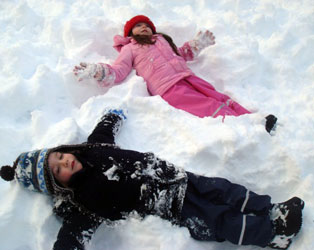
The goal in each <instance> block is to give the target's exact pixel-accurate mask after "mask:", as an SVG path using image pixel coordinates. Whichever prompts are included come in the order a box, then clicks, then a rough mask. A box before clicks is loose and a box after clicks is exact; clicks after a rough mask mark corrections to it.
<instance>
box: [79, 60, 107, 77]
mask: <svg viewBox="0 0 314 250" xmlns="http://www.w3.org/2000/svg"><path fill="white" fill-rule="evenodd" d="M73 73H74V75H75V76H76V77H77V78H78V80H79V81H82V80H83V79H92V78H94V79H96V80H97V81H102V80H103V79H104V78H105V70H104V68H103V67H102V66H101V64H98V63H84V62H81V63H80V65H79V66H75V67H74V69H73Z"/></svg>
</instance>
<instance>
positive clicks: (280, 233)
mask: <svg viewBox="0 0 314 250" xmlns="http://www.w3.org/2000/svg"><path fill="white" fill-rule="evenodd" d="M303 208H304V202H303V201H302V200H301V199H300V198H298V197H293V198H291V199H290V200H288V201H285V202H282V203H276V204H274V205H273V207H272V208H271V210H270V219H271V220H272V223H273V226H274V228H273V230H274V238H273V239H272V240H271V242H270V243H269V245H268V246H269V247H271V248H274V249H288V247H289V246H290V244H291V239H292V238H293V237H294V236H296V235H297V233H298V232H299V231H300V229H301V226H302V209H303Z"/></svg>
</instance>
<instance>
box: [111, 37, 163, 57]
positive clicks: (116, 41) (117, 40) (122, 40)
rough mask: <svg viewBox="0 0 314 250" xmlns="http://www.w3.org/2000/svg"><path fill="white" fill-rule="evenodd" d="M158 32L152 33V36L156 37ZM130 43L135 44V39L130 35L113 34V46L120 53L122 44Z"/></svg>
mask: <svg viewBox="0 0 314 250" xmlns="http://www.w3.org/2000/svg"><path fill="white" fill-rule="evenodd" d="M157 36H158V34H154V35H153V37H157ZM129 43H132V44H135V43H136V41H135V40H134V39H133V38H132V37H129V36H128V37H123V36H120V35H115V36H114V37H113V47H114V48H115V49H116V50H117V51H118V52H119V53H120V51H121V49H122V47H123V46H125V45H127V44H129Z"/></svg>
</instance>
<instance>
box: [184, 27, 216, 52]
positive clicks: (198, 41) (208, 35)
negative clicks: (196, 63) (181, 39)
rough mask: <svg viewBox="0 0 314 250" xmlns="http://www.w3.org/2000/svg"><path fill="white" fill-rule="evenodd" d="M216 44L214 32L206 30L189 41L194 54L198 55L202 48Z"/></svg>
mask: <svg viewBox="0 0 314 250" xmlns="http://www.w3.org/2000/svg"><path fill="white" fill-rule="evenodd" d="M214 44H215V37H214V35H213V33H212V32H210V31H209V30H206V31H205V32H202V31H200V32H198V33H197V35H196V36H195V38H194V39H193V40H192V41H189V45H190V46H191V49H192V51H193V54H194V55H195V56H197V55H198V54H199V53H200V52H201V50H202V49H204V48H206V47H208V46H210V45H214Z"/></svg>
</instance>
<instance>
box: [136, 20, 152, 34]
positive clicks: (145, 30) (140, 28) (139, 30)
mask: <svg viewBox="0 0 314 250" xmlns="http://www.w3.org/2000/svg"><path fill="white" fill-rule="evenodd" d="M132 34H133V35H142V36H151V35H152V34H153V31H152V29H151V28H150V27H149V25H148V24H147V23H137V24H135V26H134V27H133V29H132Z"/></svg>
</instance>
